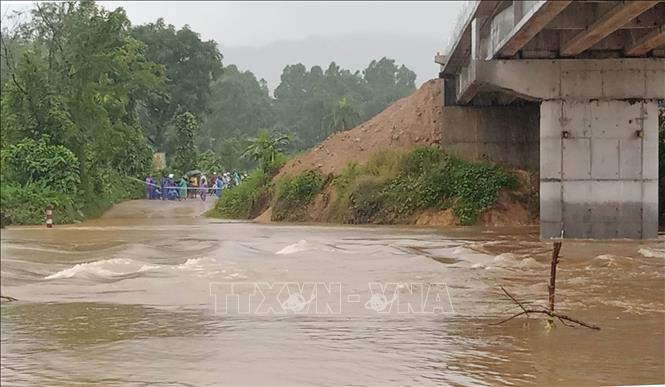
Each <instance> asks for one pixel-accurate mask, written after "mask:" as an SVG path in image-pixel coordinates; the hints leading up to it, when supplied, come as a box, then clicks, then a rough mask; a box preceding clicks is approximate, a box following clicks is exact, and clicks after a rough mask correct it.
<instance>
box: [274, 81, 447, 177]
mask: <svg viewBox="0 0 665 387" xmlns="http://www.w3.org/2000/svg"><path fill="white" fill-rule="evenodd" d="M441 98H442V97H441V84H440V81H439V80H438V79H432V80H429V81H427V82H426V83H425V84H423V85H422V86H421V87H420V89H418V90H416V91H415V92H414V93H413V94H411V95H409V96H407V97H404V98H402V99H400V100H398V101H396V102H395V103H393V104H392V105H390V106H389V107H388V108H386V109H385V110H384V111H383V112H381V113H379V114H377V115H376V116H374V117H373V118H372V119H370V120H369V121H367V122H364V123H363V124H361V125H358V126H356V127H355V128H353V129H351V130H347V131H345V132H337V133H334V134H332V135H331V136H330V137H328V138H327V139H326V140H325V141H323V142H322V143H321V144H319V145H318V146H316V147H315V148H314V149H313V150H311V151H310V152H308V153H306V154H304V155H302V156H299V157H297V158H294V159H292V160H289V162H288V163H286V165H285V166H284V167H282V169H281V171H280V173H279V174H278V175H277V176H276V177H275V179H276V180H277V179H279V178H281V177H282V176H284V175H289V176H293V175H297V174H299V173H302V172H303V171H305V170H307V169H318V170H319V171H321V173H323V174H324V175H325V174H328V173H332V174H333V175H339V174H340V173H341V172H342V170H343V169H344V167H345V166H346V163H347V162H348V161H357V162H358V163H361V164H362V163H365V162H367V160H368V159H369V156H370V154H372V153H374V152H376V151H378V150H381V149H386V148H402V149H410V148H415V147H419V146H429V145H432V144H437V143H439V142H440V140H441V133H440V122H439V121H440V120H441V112H442V106H441V105H442V101H441Z"/></svg>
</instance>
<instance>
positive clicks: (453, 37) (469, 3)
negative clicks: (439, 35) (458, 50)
mask: <svg viewBox="0 0 665 387" xmlns="http://www.w3.org/2000/svg"><path fill="white" fill-rule="evenodd" d="M463 3H464V4H463V5H462V9H461V10H460V11H459V13H458V15H457V21H456V23H455V27H454V28H453V31H452V33H451V34H450V36H448V42H447V43H446V46H445V49H444V51H443V54H445V55H451V54H452V51H453V50H454V49H455V45H456V44H457V41H458V40H459V38H460V35H461V34H462V33H464V30H465V29H466V26H467V25H468V24H469V23H470V22H471V18H472V17H473V14H474V12H475V10H476V7H477V5H478V3H480V0H466V1H464V2H463Z"/></svg>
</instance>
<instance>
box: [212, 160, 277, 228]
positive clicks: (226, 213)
mask: <svg viewBox="0 0 665 387" xmlns="http://www.w3.org/2000/svg"><path fill="white" fill-rule="evenodd" d="M271 195H272V192H271V187H270V176H269V175H267V174H266V173H264V172H263V171H262V170H260V169H257V170H255V171H254V172H252V173H250V174H249V175H248V176H247V178H246V179H245V180H244V181H243V182H242V184H240V185H239V186H237V187H235V188H233V189H231V190H224V191H223V193H222V196H221V197H220V198H219V200H218V201H217V205H216V206H215V208H214V209H213V210H212V211H211V212H210V213H209V215H210V216H213V217H221V218H231V219H252V218H254V217H256V216H258V215H260V214H261V211H262V210H263V209H265V208H267V206H266V204H267V203H268V202H269V201H270V197H271Z"/></svg>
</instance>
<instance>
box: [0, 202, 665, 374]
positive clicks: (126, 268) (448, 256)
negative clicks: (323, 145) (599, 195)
mask: <svg viewBox="0 0 665 387" xmlns="http://www.w3.org/2000/svg"><path fill="white" fill-rule="evenodd" d="M210 205H211V203H210V202H208V203H201V202H200V201H188V202H184V203H171V202H159V201H156V202H148V201H135V202H128V203H124V204H123V205H121V206H119V207H117V208H115V209H114V210H112V211H110V212H109V213H107V214H106V216H104V217H103V218H101V219H98V220H95V221H90V222H86V223H83V224H78V225H68V226H64V225H57V224H56V227H55V228H54V229H52V230H47V229H46V228H44V227H16V228H10V229H5V230H2V233H1V236H2V251H1V252H2V259H1V261H0V262H1V265H0V266H1V270H2V273H1V282H2V293H3V295H10V296H13V297H16V298H18V299H19V301H17V302H10V303H8V302H3V304H2V306H1V307H0V308H1V312H2V317H1V344H2V345H1V350H0V351H1V358H0V360H1V361H0V363H1V369H0V370H1V372H0V375H1V376H0V382H1V383H2V385H18V386H21V385H26V386H27V385H68V386H71V385H81V386H84V385H85V386H87V385H104V386H111V385H113V386H135V385H136V386H145V385H151V386H156V385H163V386H202V385H312V384H314V385H349V384H352V385H450V384H452V385H496V384H509V385H510V384H512V385H525V384H531V385H553V384H563V385H608V384H611V385H616V384H651V383H665V375H664V370H663V368H664V364H665V357H664V348H665V341H664V340H665V338H664V331H665V312H664V309H665V308H664V303H665V302H664V295H665V246H664V244H665V243H664V242H663V241H653V242H627V241H625V242H623V241H620V242H565V243H564V245H563V249H562V258H561V263H560V266H559V272H558V283H557V285H558V291H557V308H558V310H559V311H561V312H562V313H566V314H569V315H571V316H574V317H576V318H579V319H583V320H586V321H589V322H592V323H595V324H597V325H600V326H601V327H602V330H601V331H598V332H596V331H590V330H588V329H584V328H568V327H565V326H562V325H561V324H560V323H558V324H557V326H556V327H555V328H553V329H547V328H546V327H545V325H544V323H543V321H542V320H540V319H537V318H531V319H528V320H527V319H524V318H519V319H515V320H512V321H510V322H508V323H505V324H503V325H500V326H493V325H490V324H491V323H493V322H496V321H499V320H501V319H502V318H505V317H507V316H509V315H510V314H511V313H515V312H518V311H519V309H518V308H517V307H516V306H515V305H512V304H511V302H510V301H509V300H507V299H506V297H505V296H504V295H503V294H502V293H501V290H500V289H499V286H501V285H503V286H504V287H506V288H507V289H508V290H510V291H511V293H513V294H515V295H516V296H517V297H518V298H519V299H520V300H521V301H523V302H526V303H535V304H540V305H545V304H546V300H547V286H546V281H547V276H548V272H549V259H550V255H549V254H550V249H551V246H550V245H549V244H547V243H544V242H541V241H539V240H538V238H537V229H536V228H515V229H508V228H505V229H482V228H448V229H427V228H399V227H370V226H367V227H347V226H323V225H284V224H281V225H274V224H273V225H259V224H253V223H247V222H227V221H220V220H211V219H205V218H203V217H200V216H199V215H200V214H201V213H202V212H204V211H205V210H206V209H207V208H208V207H209V206H210ZM56 222H57V213H56ZM257 284H258V285H257ZM285 284H286V285H285ZM293 284H296V288H295V289H300V291H298V290H296V291H292V290H293V289H294V288H293V287H292V285H293ZM321 284H323V285H325V286H327V287H324V288H319V287H318V286H319V285H321ZM229 286H236V288H234V289H235V290H233V291H232V292H231V291H230V290H229V289H230V288H229ZM297 286H300V288H298V287H297ZM308 286H310V287H309V288H308ZM311 286H314V287H315V288H316V289H317V292H313V291H312V290H311V289H312V287H311ZM377 286H378V287H377ZM257 289H259V290H258V291H257ZM285 289H286V290H285ZM307 289H309V290H307ZM321 289H323V290H321ZM377 289H378V290H377ZM424 289H429V293H427V292H425V290H424ZM229 294H231V295H232V297H231V298H229V297H228V296H229ZM259 295H260V296H261V297H260V298H258V296H259ZM294 295H295V296H296V298H293V297H292V296H294ZM377 295H378V296H379V298H374V297H375V296H377ZM382 295H383V296H384V297H383V298H381V297H380V296H382ZM423 295H424V296H423ZM236 296H237V297H236ZM253 296H257V297H256V298H252V297H253ZM297 296H302V297H300V298H298V297H297ZM257 300H262V301H263V302H255V301H257ZM377 301H378V303H377ZM381 307H383V309H381ZM430 307H431V308H430Z"/></svg>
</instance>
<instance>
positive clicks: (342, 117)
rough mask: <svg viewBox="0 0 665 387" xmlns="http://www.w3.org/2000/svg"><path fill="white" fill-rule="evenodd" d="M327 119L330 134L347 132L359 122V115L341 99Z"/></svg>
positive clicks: (344, 99)
mask: <svg viewBox="0 0 665 387" xmlns="http://www.w3.org/2000/svg"><path fill="white" fill-rule="evenodd" d="M328 117H329V121H330V123H329V128H330V129H331V132H338V131H344V130H349V129H351V128H353V127H354V126H355V125H356V124H357V123H358V121H359V120H360V114H358V111H357V110H356V109H355V108H354V107H353V105H351V102H350V101H349V99H348V98H346V97H342V98H341V99H340V100H339V101H337V104H336V105H335V108H334V109H333V111H332V113H330V115H329V116H328Z"/></svg>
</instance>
